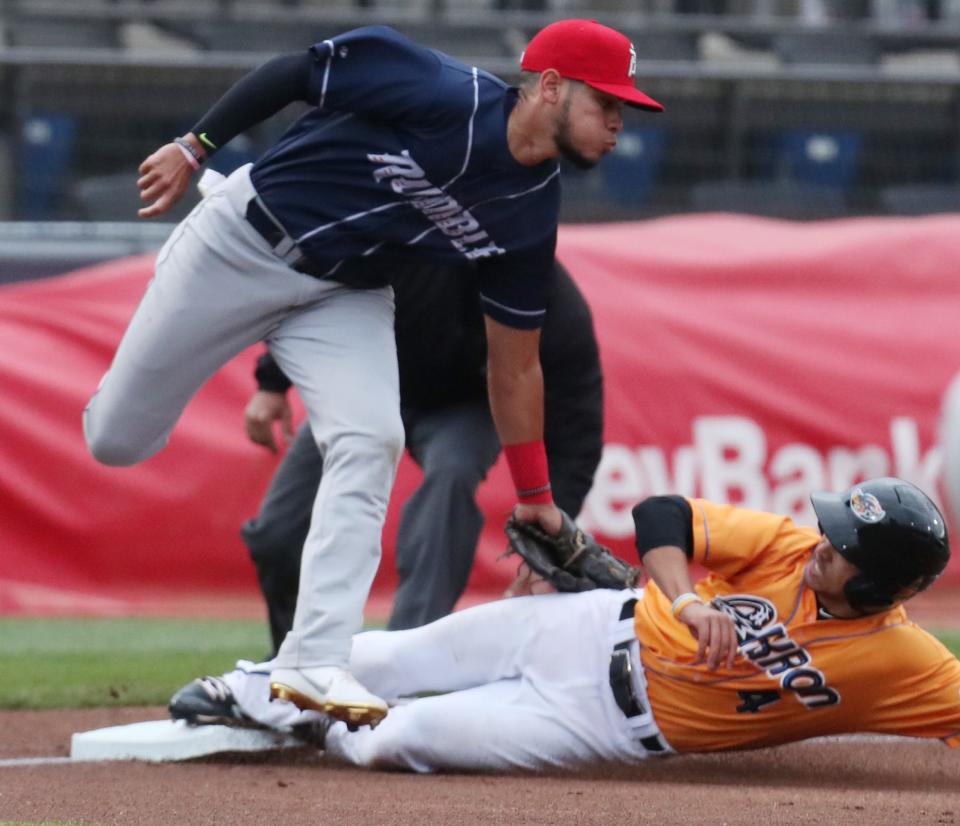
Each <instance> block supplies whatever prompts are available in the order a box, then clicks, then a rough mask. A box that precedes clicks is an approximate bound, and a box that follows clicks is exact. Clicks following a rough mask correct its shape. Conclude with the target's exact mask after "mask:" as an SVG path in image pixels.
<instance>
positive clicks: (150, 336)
mask: <svg viewBox="0 0 960 826" xmlns="http://www.w3.org/2000/svg"><path fill="white" fill-rule="evenodd" d="M255 194H256V193H255V191H254V189H253V185H252V184H251V182H250V174H249V168H248V167H241V168H240V169H238V170H237V171H236V172H234V173H233V174H232V175H231V176H230V177H229V178H227V179H226V180H225V181H224V182H222V183H221V184H220V185H219V186H217V187H216V188H215V189H213V190H212V192H211V193H210V194H208V195H207V197H205V198H204V199H203V201H201V203H200V204H199V205H198V206H197V207H196V208H195V209H194V210H193V212H191V213H190V215H189V216H188V217H187V218H185V219H184V220H183V221H182V222H181V223H180V224H179V225H178V226H177V227H176V229H174V231H173V234H172V235H171V236H170V239H169V240H168V241H167V243H166V244H165V245H164V247H163V249H162V250H161V251H160V253H159V255H158V256H157V263H156V273H155V276H154V278H153V280H152V281H151V282H150V285H149V287H148V288H147V291H146V294H145V295H144V297H143V299H142V301H141V302H140V306H139V307H138V308H137V311H136V313H135V314H134V316H133V318H132V319H131V321H130V324H129V326H128V327H127V331H126V333H125V334H124V336H123V340H122V341H121V342H120V346H119V348H118V349H117V353H116V355H115V357H114V360H113V364H112V365H111V366H110V369H109V370H108V371H107V374H106V375H105V376H104V377H103V380H102V382H101V383H100V387H99V388H98V390H97V392H96V393H95V394H94V396H93V398H92V399H91V400H90V403H89V405H88V406H87V409H86V410H85V411H84V433H85V435H86V439H87V443H88V445H89V447H90V450H91V452H92V453H93V455H94V456H95V457H96V458H97V459H98V460H100V461H101V462H104V463H105V464H110V465H130V464H134V463H136V462H140V461H143V460H145V459H147V458H149V457H150V456H152V455H153V454H154V453H156V452H157V451H158V450H160V449H161V448H162V447H163V446H164V445H165V444H166V443H167V440H168V438H169V436H170V433H171V431H172V430H173V428H174V426H175V424H176V422H177V419H178V418H179V417H180V414H181V412H182V411H183V408H184V407H185V406H186V404H187V402H188V401H189V400H190V399H191V398H192V397H193V395H194V394H195V393H196V392H197V390H198V389H199V388H200V386H201V385H202V384H203V383H204V382H205V381H206V380H207V379H208V378H209V377H210V376H211V375H213V373H214V372H216V371H217V370H218V369H219V368H220V367H221V366H223V365H224V364H225V363H226V362H227V361H229V360H230V359H231V358H233V357H234V356H235V355H237V354H238V353H239V352H240V351H241V350H243V349H245V348H246V347H249V346H250V345H252V344H255V343H256V342H258V341H266V342H267V343H268V345H269V347H270V352H271V353H272V354H273V356H274V358H275V359H276V360H277V362H278V363H279V365H280V367H281V368H282V369H283V372H284V373H286V375H287V376H289V377H290V379H291V380H292V381H293V383H294V384H295V385H296V387H297V390H298V391H299V393H300V397H301V398H302V399H303V402H304V405H305V407H306V408H307V413H308V414H309V417H310V428H311V430H312V431H313V437H314V439H315V440H316V442H317V445H318V447H319V448H320V453H321V454H322V456H323V481H322V483H321V485H320V489H319V492H318V494H317V498H316V502H315V504H314V508H313V517H312V519H311V523H310V532H309V534H308V536H307V540H306V543H305V545H304V549H303V561H302V563H301V574H300V591H299V595H298V598H297V611H296V616H295V618H294V623H293V630H292V631H291V632H290V633H289V634H288V635H287V638H286V640H285V641H284V643H283V646H282V647H281V649H280V653H279V656H278V657H277V660H276V665H277V666H280V667H286V668H309V667H312V666H324V665H335V666H345V665H346V664H347V661H348V659H349V654H350V640H351V637H352V636H353V634H354V633H356V632H357V631H359V630H360V629H361V628H362V623H363V606H364V603H365V602H366V599H367V595H368V592H369V589H370V583H371V582H372V581H373V577H374V574H375V573H376V571H377V566H378V564H379V561H380V534H381V531H382V529H383V521H384V517H385V515H386V508H387V501H388V499H389V495H390V489H391V487H392V485H393V479H394V475H395V472H396V466H397V463H398V462H399V460H400V454H401V451H402V450H403V425H402V422H401V420H400V392H399V380H398V376H397V358H396V344H395V340H394V334H393V316H394V306H393V290H392V288H390V287H385V288H382V289H373V290H353V289H349V288H347V287H344V286H343V285H342V284H338V283H337V282H335V281H329V280H325V279H320V278H313V277H311V276H309V275H304V274H302V273H299V272H296V271H295V270H293V269H291V268H290V267H289V266H287V264H285V263H284V262H283V261H282V260H281V259H280V258H278V257H277V256H276V255H274V253H273V251H272V250H271V249H270V247H269V245H268V244H267V242H266V241H264V239H263V238H262V237H261V236H260V235H259V234H258V233H257V232H256V230H254V228H253V227H252V226H251V225H250V224H249V223H248V222H247V220H246V218H245V210H246V208H247V204H248V202H249V201H250V199H251V198H253V197H254V196H255ZM237 415H238V416H239V414H237ZM222 426H223V427H232V426H234V425H232V424H230V423H229V422H226V423H224V424H223V425H222Z"/></svg>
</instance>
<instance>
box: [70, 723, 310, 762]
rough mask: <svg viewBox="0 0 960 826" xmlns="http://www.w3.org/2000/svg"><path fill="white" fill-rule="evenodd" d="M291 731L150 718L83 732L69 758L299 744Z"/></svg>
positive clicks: (181, 755) (162, 755) (180, 756)
mask: <svg viewBox="0 0 960 826" xmlns="http://www.w3.org/2000/svg"><path fill="white" fill-rule="evenodd" d="M303 745H304V744H303V741H302V740H298V739H297V738H296V737H294V736H293V735H290V734H285V733H282V732H277V731H267V730H265V729H251V728H233V727H230V726H191V725H188V724H187V723H186V722H184V721H183V720H177V721H173V720H150V721H148V722H145V723H132V724H130V725H127V726H111V727H109V728H100V729H94V730H93V731H82V732H78V733H76V734H74V735H73V737H72V738H71V740H70V758H71V759H72V760H146V761H149V762H162V761H165V760H189V759H190V758H193V757H204V756H205V755H208V754H219V753H221V752H236V751H243V752H256V751H273V750H277V749H282V748H289V747H298V746H300V747H302V746H303Z"/></svg>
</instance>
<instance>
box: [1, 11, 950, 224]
mask: <svg viewBox="0 0 960 826" xmlns="http://www.w3.org/2000/svg"><path fill="white" fill-rule="evenodd" d="M720 12H725V13H723V14H721V13H720ZM572 15H582V16H585V15H590V16H595V17H598V18H599V19H601V20H603V21H604V22H608V23H610V24H611V25H615V26H618V27H619V28H621V29H623V30H624V31H626V32H628V33H629V34H630V36H631V38H632V39H633V40H634V42H635V44H636V47H637V52H638V57H639V63H638V78H639V83H640V85H641V87H642V88H644V89H645V90H646V91H648V92H650V93H651V94H652V95H654V96H655V97H657V98H658V99H661V100H663V101H664V102H665V104H666V106H667V112H666V114H664V115H663V116H650V115H644V114H640V115H636V116H628V122H627V126H626V130H625V133H624V135H623V140H622V141H621V145H620V148H619V151H618V152H617V153H616V154H615V155H614V156H613V157H612V158H610V159H607V162H606V164H605V165H606V169H605V170H603V171H599V172H597V173H596V175H594V176H583V175H580V174H577V173H574V172H567V171H565V178H566V188H567V191H568V195H572V196H574V197H568V198H567V199H566V204H565V207H564V210H565V212H564V218H565V220H573V221H589V220H606V219H611V218H614V219H620V218H632V217H638V216H649V215H656V214H665V213H673V212H685V211H696V210H702V209H705V208H708V209H729V210H741V211H758V212H762V213H763V214H777V215H783V216H786V217H797V218H817V217H832V216H835V215H838V214H868V213H883V212H898V213H903V212H907V213H920V212H932V211H939V210H953V209H956V208H957V207H956V203H957V201H956V198H954V197H952V196H951V192H952V189H953V187H955V186H957V185H958V177H960V174H958V173H960V169H958V166H960V128H958V120H960V118H958V114H960V50H958V46H960V0H858V2H851V0H844V2H840V0H710V1H709V2H708V0H702V1H698V0H70V2H69V3H68V2H58V1H57V0H0V84H2V85H0V119H2V123H3V126H4V129H3V130H2V132H0V220H17V221H28V220H30V221H33V220H68V221H70V220H97V221H113V220H121V219H125V220H133V219H134V212H133V211H134V209H135V207H136V206H137V196H136V192H135V191H133V189H132V185H133V180H134V178H135V170H136V167H137V165H138V164H139V163H140V161H141V160H142V159H143V157H145V156H146V155H147V154H148V153H149V152H150V151H152V149H154V148H155V147H156V146H157V145H158V144H159V143H160V142H162V141H163V140H165V139H167V138H169V137H170V136H172V135H174V134H178V133H180V132H182V131H184V130H185V129H187V128H188V127H189V125H190V124H191V123H192V122H193V120H194V119H195V117H196V116H197V115H198V114H199V113H201V112H202V111H203V110H204V109H205V108H206V107H208V106H209V105H210V104H211V103H212V102H213V101H214V100H216V98H217V97H218V96H219V95H220V94H221V93H222V92H223V91H224V90H225V89H226V88H227V86H228V85H229V84H230V83H231V82H232V81H233V80H234V79H236V78H237V77H239V76H240V75H241V74H243V73H244V72H246V71H248V70H249V69H250V68H252V67H254V66H256V65H257V64H258V63H260V62H262V61H263V60H264V59H266V56H267V55H269V54H272V53H276V52H279V51H284V50H292V49H298V48H302V47H303V46H305V45H307V44H308V43H311V42H314V41H316V40H318V39H322V38H323V37H327V36H329V35H331V34H334V33H336V32H339V31H343V30H346V29H349V28H352V27H354V26H357V25H363V24H367V23H373V22H378V23H379V22H382V23H389V24H391V25H394V26H396V27H397V28H399V29H400V30H402V31H405V32H406V33H408V34H409V35H410V36H412V37H414V38H415V39H417V40H419V41H420V42H423V43H426V44H429V45H432V46H435V47H437V48H441V49H443V50H445V51H449V52H451V53H452V54H454V55H455V56H457V57H460V58H462V59H464V60H466V61H468V62H472V63H476V64H477V65H479V66H481V67H483V68H486V69H489V70H491V71H493V72H495V73H498V74H500V75H502V76H504V77H506V78H508V79H515V77H516V67H517V63H518V58H519V55H520V53H521V52H522V49H523V47H524V45H525V43H526V42H527V40H528V38H529V37H530V35H531V34H532V33H533V32H534V31H536V30H537V29H538V28H539V27H540V26H542V25H543V24H545V23H546V22H549V21H550V20H553V19H556V18H557V17H562V16H572ZM291 109H295V107H291ZM297 111H299V110H297ZM295 114H296V111H288V112H285V113H282V114H281V115H280V116H278V117H277V118H275V119H274V120H272V121H270V122H268V123H266V124H264V125H262V126H260V127H258V128H256V129H255V130H253V131H252V132H251V133H250V134H249V135H246V136H243V137H242V138H241V139H240V142H241V143H242V144H243V145H242V146H240V145H239V144H238V146H237V147H233V150H234V151H233V153H232V157H231V158H230V162H231V163H233V164H235V163H236V162H240V161H241V160H242V159H245V158H250V157H255V156H256V154H257V153H258V152H260V151H262V149H263V148H264V147H265V146H267V145H268V144H269V143H270V142H271V141H272V140H274V139H275V138H276V137H277V136H278V134H279V133H280V132H281V131H282V130H283V128H285V125H286V124H288V123H289V122H290V120H291V119H292V118H293V117H294V116H295Z"/></svg>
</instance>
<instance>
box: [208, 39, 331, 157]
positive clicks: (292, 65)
mask: <svg viewBox="0 0 960 826" xmlns="http://www.w3.org/2000/svg"><path fill="white" fill-rule="evenodd" d="M312 64H313V56H312V55H311V54H310V52H308V51H303V52H294V53H292V54H284V55H280V56H279V57H275V58H273V59H272V60H268V61H267V62H266V63H264V64H263V65H262V66H260V67H259V68H256V69H254V70H253V71H252V72H250V73H249V74H247V75H245V76H244V77H242V78H240V80H238V81H237V82H236V83H235V84H233V86H231V87H230V88H229V89H228V90H227V92H226V94H225V95H224V96H223V97H222V98H220V100H218V101H217V102H216V103H215V104H213V108H211V109H210V111H208V112H207V113H206V114H205V115H204V116H203V117H202V118H200V120H198V121H197V123H196V124H195V125H194V127H193V129H192V130H191V131H192V132H193V134H194V135H196V136H197V137H198V138H200V141H201V143H203V145H204V147H206V149H207V151H208V152H213V151H215V150H216V149H219V148H220V147H222V146H225V145H226V144H227V143H229V142H230V140H231V139H232V138H234V137H236V136H237V135H239V134H240V133H241V132H243V131H244V130H246V129H249V128H250V127H251V126H256V124H258V123H260V122H261V121H264V120H266V119H267V118H269V117H270V116H271V115H274V114H276V113H277V112H279V111H280V110H281V109H283V107H284V106H286V105H288V104H290V103H293V102H294V101H298V100H299V101H307V102H310V103H316V101H315V100H313V101H311V100H310V99H309V98H310V93H309V91H308V89H309V80H310V68H311V65H312ZM201 136H203V137H201Z"/></svg>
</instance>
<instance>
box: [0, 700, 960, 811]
mask: <svg viewBox="0 0 960 826" xmlns="http://www.w3.org/2000/svg"><path fill="white" fill-rule="evenodd" d="M164 716H165V710H164V709H163V708H155V707H151V708H115V709H94V710H85V711H16V712H15V711H6V712H0V732H2V736H0V759H6V758H14V757H17V758H22V757H49V756H66V755H67V754H68V752H69V743H70V735H71V734H72V733H73V732H74V731H83V730H87V729H91V728H98V727H102V726H109V725H120V724H123V723H129V722H135V721H138V720H146V719H162V718H163V717H164ZM11 820H12V821H15V822H16V821H27V822H32V823H36V822H41V821H50V820H57V821H61V822H63V821H68V822H73V823H76V822H82V823H95V824H131V825H139V824H142V825H143V826H161V825H162V826H174V825H176V826H201V824H203V825H204V826H205V825H206V824H230V825H231V826H247V824H251V826H252V825H253V824H256V825H257V826H261V824H271V826H272V824H282V826H299V824H304V826H307V824H309V826H326V824H344V826H370V824H402V825H403V826H406V824H410V826H413V825H414V824H416V826H422V824H438V826H447V824H451V826H452V824H481V823H482V824H601V823H602V824H606V825H607V826H622V825H623V824H630V823H656V824H661V826H663V825H665V824H692V825H696V824H714V825H715V826H721V824H729V826H753V825H754V824H763V825H764V826H770V825H771V824H813V823H837V822H840V823H842V824H843V826H861V824H898V826H899V825H900V824H924V825H925V824H950V825H951V826H952V825H953V824H956V826H960V750H952V749H947V748H946V747H944V746H942V745H941V744H939V743H927V742H919V741H900V740H897V741H884V742H862V741H856V742H849V741H847V742H822V741H811V742H808V743H799V744H795V745H791V746H784V747H781V748H777V749H764V750H759V751H752V752H740V753H728V754H718V755H691V756H687V757H675V758H670V759H667V760H651V761H650V763H649V764H647V765H644V766H641V767H639V768H625V767H620V766H616V767H604V766H598V767H595V768H592V769H590V770H589V771H585V772H579V773H577V774H576V775H512V776H505V775H496V776H492V775H437V776H416V775H411V774H402V773H397V772H374V771H364V770H359V769H352V768H343V767H339V766H333V765H329V764H327V763H325V762H324V760H323V759H322V758H321V757H319V756H318V755H317V754H316V753H312V752H309V751H294V752H290V753H285V754H279V755H272V756H270V757H269V758H265V759H258V760H256V761H251V760H250V759H245V760H240V759H239V758H235V759H230V758H220V759H218V760H215V761H208V762H193V763H180V764H163V765H154V764H144V763H78V764H58V765H24V766H6V767H2V768H0V821H11Z"/></svg>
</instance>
